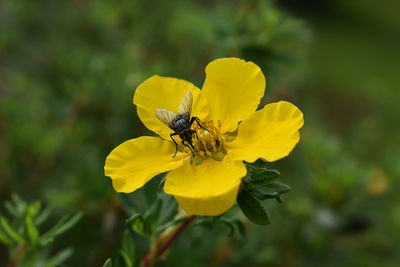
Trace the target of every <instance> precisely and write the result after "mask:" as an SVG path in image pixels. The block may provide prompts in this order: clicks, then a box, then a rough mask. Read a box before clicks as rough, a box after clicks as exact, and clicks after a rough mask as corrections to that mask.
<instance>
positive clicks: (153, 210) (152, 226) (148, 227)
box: [143, 197, 162, 236]
mask: <svg viewBox="0 0 400 267" xmlns="http://www.w3.org/2000/svg"><path fill="white" fill-rule="evenodd" d="M161 205H162V200H161V198H160V197H158V198H157V200H156V202H154V203H153V205H151V207H150V209H149V210H148V211H147V212H146V213H145V214H144V216H143V219H144V232H145V234H146V235H148V236H151V235H153V234H155V232H156V230H157V221H158V217H159V216H160V211H161Z"/></svg>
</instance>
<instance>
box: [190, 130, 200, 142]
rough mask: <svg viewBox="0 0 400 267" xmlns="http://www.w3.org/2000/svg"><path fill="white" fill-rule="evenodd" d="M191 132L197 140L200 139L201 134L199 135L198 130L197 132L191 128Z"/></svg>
mask: <svg viewBox="0 0 400 267" xmlns="http://www.w3.org/2000/svg"><path fill="white" fill-rule="evenodd" d="M190 133H191V134H194V135H195V136H196V138H197V140H199V136H198V135H197V132H196V131H193V130H190Z"/></svg>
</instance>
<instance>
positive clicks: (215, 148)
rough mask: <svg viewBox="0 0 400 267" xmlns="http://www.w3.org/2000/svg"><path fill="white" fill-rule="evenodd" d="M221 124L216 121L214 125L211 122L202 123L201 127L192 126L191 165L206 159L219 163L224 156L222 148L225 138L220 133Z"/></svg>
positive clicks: (224, 151)
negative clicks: (192, 155)
mask: <svg viewBox="0 0 400 267" xmlns="http://www.w3.org/2000/svg"><path fill="white" fill-rule="evenodd" d="M220 127H221V122H220V121H218V122H217V124H216V125H214V123H213V121H208V122H205V123H202V126H200V125H198V124H193V130H194V131H195V132H196V133H195V134H194V135H193V140H192V141H193V147H194V157H192V161H191V162H192V164H193V165H198V164H201V162H202V161H203V160H204V159H206V158H213V159H214V160H217V161H221V160H223V158H224V157H225V155H226V150H225V148H224V143H225V139H226V138H225V136H223V135H222V134H221V132H220Z"/></svg>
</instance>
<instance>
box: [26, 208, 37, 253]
mask: <svg viewBox="0 0 400 267" xmlns="http://www.w3.org/2000/svg"><path fill="white" fill-rule="evenodd" d="M25 228H26V231H27V233H28V236H29V239H30V240H31V244H32V245H36V243H37V241H38V239H39V230H38V229H37V227H36V225H35V223H34V222H33V219H32V216H31V214H29V213H28V214H27V215H26V217H25Z"/></svg>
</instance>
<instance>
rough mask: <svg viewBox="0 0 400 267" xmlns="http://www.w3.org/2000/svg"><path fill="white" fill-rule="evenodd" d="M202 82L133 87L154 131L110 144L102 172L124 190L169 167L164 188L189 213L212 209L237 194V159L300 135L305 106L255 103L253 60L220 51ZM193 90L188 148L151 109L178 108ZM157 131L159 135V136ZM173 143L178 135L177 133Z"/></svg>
mask: <svg viewBox="0 0 400 267" xmlns="http://www.w3.org/2000/svg"><path fill="white" fill-rule="evenodd" d="M205 72H206V80H205V82H204V85H203V88H202V90H200V89H199V88H197V87H196V86H194V85H193V84H192V83H190V82H187V81H184V80H180V79H176V78H167V77H160V76H152V77H150V78H149V79H147V80H146V81H144V82H143V83H142V84H141V85H139V87H138V88H137V89H136V92H135V95H134V98H133V103H134V104H135V105H136V106H137V111H138V115H139V118H140V119H141V120H142V122H143V123H144V125H145V126H146V127H147V128H148V129H150V130H152V131H153V132H155V133H157V134H158V135H159V137H150V136H143V137H139V138H135V139H131V140H128V141H126V142H124V143H122V144H121V145H119V146H118V147H117V148H115V149H114V150H113V151H112V152H111V153H110V155H109V156H108V157H107V159H106V163H105V167H104V169H105V175H106V176H109V177H111V179H112V184H113V187H114V189H115V190H116V191H118V192H125V193H129V192H132V191H135V190H136V189H138V188H140V187H142V186H143V185H144V184H145V183H146V182H147V181H149V180H150V179H151V178H153V177H154V176H155V175H157V174H160V173H163V172H168V171H169V173H168V174H167V175H166V180H165V185H164V191H165V192H166V193H168V194H171V195H173V196H174V197H175V199H176V200H177V201H178V203H179V205H180V207H181V208H182V209H183V210H185V211H186V212H187V213H188V214H193V215H205V216H215V215H219V214H222V213H224V212H225V211H227V210H228V209H229V208H231V207H232V205H233V204H234V203H235V201H236V197H237V194H238V190H239V186H240V183H241V179H242V178H243V177H245V176H246V172H247V171H246V167H245V164H244V163H243V161H246V162H254V161H255V160H257V159H258V158H262V159H265V160H267V161H275V160H278V159H281V158H283V157H285V156H287V155H288V154H289V153H290V152H291V151H292V149H293V148H294V146H295V145H296V144H297V142H298V141H299V139H300V134H299V129H300V128H301V127H302V126H303V114H302V112H301V111H300V110H299V109H298V108H297V107H296V106H294V105H293V104H291V103H289V102H286V101H280V102H277V103H272V104H268V105H265V106H264V107H263V108H262V109H260V110H258V111H256V109H257V107H258V105H259V103H260V100H261V98H262V97H263V95H264V89H265V77H264V75H263V73H262V71H261V70H260V68H259V67H258V66H257V65H255V64H254V63H252V62H246V61H244V60H241V59H238V58H221V59H217V60H214V61H212V62H211V63H209V64H208V66H207V67H206V71H205ZM188 91H189V92H191V93H192V95H193V106H192V113H191V116H195V117H198V118H199V119H200V121H201V122H203V123H204V124H203V125H204V128H206V130H205V129H203V128H202V127H199V126H198V125H197V124H196V123H194V124H193V125H192V129H193V130H194V131H196V134H194V135H193V137H192V140H193V147H194V149H193V150H194V151H193V152H194V156H193V153H192V152H191V151H190V150H189V149H188V148H187V147H185V146H183V145H181V144H180V145H179V151H178V153H177V154H176V155H175V156H174V154H175V144H174V143H173V142H172V141H171V139H170V134H171V133H173V130H171V129H170V128H168V127H167V126H166V125H165V124H163V123H162V122H161V121H160V120H159V119H157V117H156V116H155V111H156V110H157V109H159V108H163V109H167V110H171V111H173V112H175V113H176V112H177V111H178V107H179V105H180V102H181V100H182V98H183V96H185V94H186V93H187V92H188ZM160 137H161V138H160ZM175 139H176V140H177V141H178V140H179V142H178V143H181V140H180V139H179V137H178V138H175Z"/></svg>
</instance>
